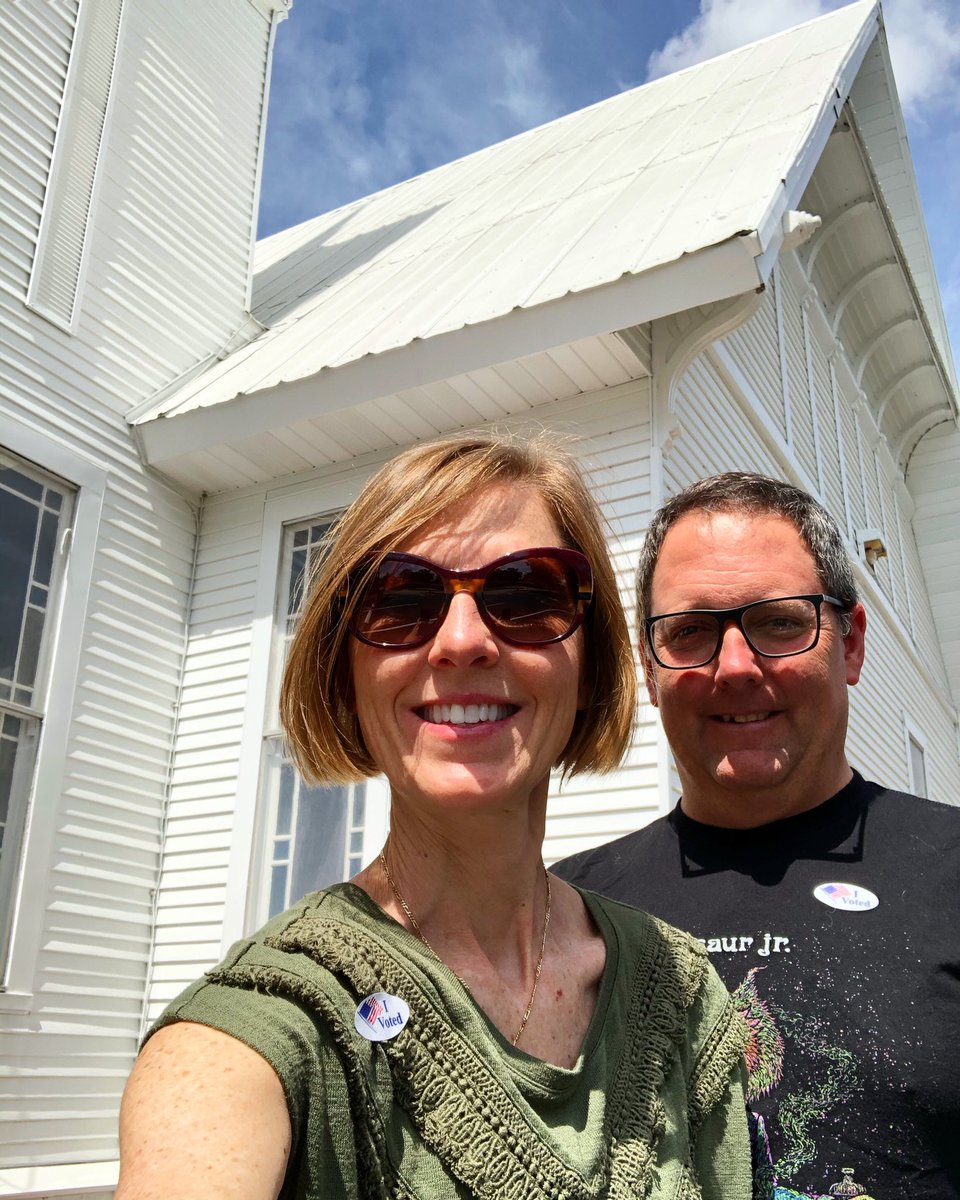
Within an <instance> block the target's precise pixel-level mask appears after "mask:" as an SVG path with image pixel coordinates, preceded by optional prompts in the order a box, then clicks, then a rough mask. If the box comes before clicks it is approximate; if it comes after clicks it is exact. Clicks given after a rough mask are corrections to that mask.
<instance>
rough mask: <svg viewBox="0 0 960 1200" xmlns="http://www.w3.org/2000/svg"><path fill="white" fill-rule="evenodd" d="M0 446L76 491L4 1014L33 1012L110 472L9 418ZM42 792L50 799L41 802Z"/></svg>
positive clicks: (0, 419) (1, 425)
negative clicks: (27, 884) (31, 885)
mask: <svg viewBox="0 0 960 1200" xmlns="http://www.w3.org/2000/svg"><path fill="white" fill-rule="evenodd" d="M0 445H2V446H3V448H4V449H5V450H7V451H8V452H9V453H11V454H14V455H16V456H18V457H19V458H22V459H25V460H26V461H27V462H28V463H32V464H34V465H35V466H36V467H37V468H38V469H40V470H41V471H44V472H48V473H49V474H51V475H54V476H57V477H58V478H59V479H62V480H63V481H64V483H66V484H68V485H70V486H72V487H73V488H75V489H76V492H75V495H74V498H73V512H72V516H71V524H70V533H69V549H68V552H67V555H66V562H65V564H64V569H63V574H62V577H61V580H60V585H59V596H58V598H57V600H56V602H55V606H54V608H53V609H51V612H50V614H49V618H48V619H49V621H50V626H49V629H48V631H47V633H46V638H47V646H46V649H45V656H46V687H45V695H46V696H47V697H51V698H55V700H54V702H53V703H48V704H47V707H46V711H45V714H44V717H43V724H42V728H41V732H40V739H39V743H38V746H37V753H36V758H35V761H34V768H33V781H32V785H31V788H30V796H29V799H28V809H27V822H28V824H27V828H26V829H25V831H24V835H23V838H22V840H21V846H20V855H19V870H18V874H17V879H16V881H15V883H14V887H13V895H12V897H11V905H12V913H11V919H10V941H9V952H8V955H7V961H6V970H5V973H4V978H3V982H2V984H0V1012H4V1011H7V1012H28V1011H29V1010H30V1008H31V1007H32V1001H33V987H34V977H35V974H36V965H37V957H38V954H39V951H40V939H41V936H42V931H43V921H44V916H45V912H46V907H47V900H48V885H47V880H48V879H49V867H50V856H51V853H52V850H53V846H54V841H55V837H56V830H57V825H58V822H59V817H60V810H61V807H62V805H61V801H62V796H63V787H64V778H65V774H66V765H67V752H68V742H69V734H70V726H71V723H72V717H73V711H74V707H75V695H76V688H77V676H78V670H79V662H80V655H79V653H78V648H79V647H80V646H81V645H82V640H83V631H84V625H85V622H86V615H87V607H88V601H89V596H90V587H91V582H92V578H93V566H94V558H95V554H96V546H97V540H98V537H99V530H100V522H101V518H102V512H103V499H104V493H105V490H106V483H107V473H106V471H104V470H103V469H102V468H100V467H98V466H96V465H95V464H94V463H92V462H90V461H89V460H88V459H87V458H85V457H84V456H82V455H81V454H79V453H77V452H76V451H75V450H73V449H69V448H67V447H66V446H64V445H63V444H62V443H61V442H59V441H56V440H55V439H54V438H52V437H50V436H48V435H47V434H45V433H42V432H40V431H39V430H34V429H31V428H29V427H28V426H26V425H24V424H23V423H21V422H15V421H13V420H11V419H10V418H9V417H5V416H2V415H0ZM63 536H64V532H61V537H63ZM68 596H69V603H66V602H65V601H66V598H67V597H68ZM38 797H42V798H43V801H44V802H43V803H38V802H37V798H38ZM26 880H33V881H42V883H40V885H39V886H38V887H37V889H36V891H33V892H31V894H30V902H29V903H26V902H25V892H26V890H27V889H25V888H24V886H23V885H24V881H26Z"/></svg>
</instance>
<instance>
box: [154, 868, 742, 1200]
mask: <svg viewBox="0 0 960 1200" xmlns="http://www.w3.org/2000/svg"><path fill="white" fill-rule="evenodd" d="M583 898H584V901H585V903H586V904H587V907H588V908H589V910H590V912H591V914H592V916H593V919H594V921H595V922H596V924H597V926H598V928H599V929H600V931H601V932H602V934H603V937H604V939H605V941H606V945H607V962H606V967H605V970H604V974H603V978H602V981H601V984H600V989H599V994H598V998H597V1005H596V1011H595V1013H594V1015H593V1019H592V1022H591V1024H590V1028H589V1030H588V1032H587V1036H586V1039H585V1041H584V1045H583V1048H582V1051H581V1054H580V1058H579V1060H578V1061H577V1063H576V1065H575V1066H574V1067H573V1068H571V1069H565V1068H562V1067H557V1066H554V1065H552V1064H550V1063H546V1062H542V1061H541V1060H539V1059H536V1058H532V1057H530V1056H529V1055H527V1054H525V1053H524V1052H523V1051H522V1050H520V1049H516V1048H515V1047H513V1046H511V1045H510V1043H509V1041H507V1039H505V1038H504V1037H503V1036H502V1035H501V1034H500V1032H499V1031H498V1030H497V1029H496V1028H495V1027H494V1026H493V1025H492V1024H491V1023H490V1022H489V1021H488V1019H487V1018H486V1016H485V1015H484V1013H483V1012H482V1011H481V1010H480V1009H479V1008H478V1006H477V1005H476V1004H475V1003H474V1001H473V999H472V997H471V995H470V993H469V991H468V990H467V989H466V988H465V987H464V986H463V985H462V984H461V983H460V982H459V981H458V980H457V979H456V977H455V976H454V975H453V974H452V973H451V972H450V971H448V970H447V968H446V967H444V966H443V965H442V964H441V963H439V962H438V961H437V960H436V959H434V958H433V957H432V955H431V954H430V952H429V951H428V950H427V949H426V948H425V947H424V946H423V945H422V943H421V942H419V941H418V940H417V939H416V938H415V937H413V936H412V935H411V934H410V933H408V932H407V931H406V930H405V929H403V928H402V927H401V926H400V925H398V924H397V923H396V922H394V921H393V920H391V919H390V918H389V917H387V916H386V915H385V914H384V913H383V912H382V911H381V910H380V909H379V908H378V907H377V906H376V905H375V904H374V903H373V902H372V901H371V900H370V899H369V897H368V896H367V895H366V893H364V892H363V891H361V890H360V889H359V888H356V887H354V886H353V885H351V884H341V885H338V886H337V887H333V888H330V889H329V890H327V891H324V892H318V893H315V894H313V895H311V896H307V897H306V898H305V899H304V900H303V901H301V902H300V903H299V904H298V905H296V906H295V907H294V908H291V909H289V910H288V911H287V912H285V913H283V914H282V915H281V916H279V917H276V918H274V920H272V921H271V922H270V923H269V924H268V925H266V926H265V927H264V929H262V930H261V931H260V932H259V933H258V934H257V935H256V936H255V937H253V938H250V939H247V940H245V941H242V942H238V943H237V944H236V945H235V946H234V947H233V948H232V949H231V951H230V953H229V954H228V956H227V958H226V959H225V960H224V962H223V963H222V964H221V965H220V966H219V967H217V968H216V969H215V970H214V971H211V972H209V973H208V975H206V976H205V977H204V978H203V979H201V980H199V981H198V982H197V983H195V984H193V985H192V986H191V987H189V988H188V989H187V990H186V991H185V992H184V993H183V994H182V995H181V996H180V997H179V998H178V999H177V1000H175V1001H174V1002H173V1003H172V1004H171V1005H170V1006H169V1008H168V1009H167V1010H166V1012H165V1013H164V1014H163V1016H162V1017H161V1018H160V1020H159V1021H158V1022H157V1025H156V1026H155V1027H154V1029H158V1028H160V1027H161V1026H163V1025H167V1024H170V1023H171V1022H173V1021H196V1022H199V1023H200V1024H204V1025H210V1026H213V1027H214V1028H216V1029H219V1030H222V1031H223V1032H225V1033H228V1034H231V1035H232V1036H234V1037H236V1038H238V1039H240V1040H241V1041H243V1042H245V1043H246V1044H247V1045H249V1046H251V1047H252V1048H253V1049H254V1050H256V1051H257V1052H258V1053H259V1054H261V1055H262V1056H263V1057H264V1058H265V1059H266V1060H267V1061H268V1062H269V1063H270V1064H271V1066H272V1067H273V1069H274V1070H275V1071H276V1073H277V1075H278V1076H279V1078H280V1080H281V1082H282V1084H283V1088H284V1091H285V1093H286V1097H287V1104H288V1108H289V1113H290V1121H291V1126H292V1131H293V1143H292V1149H291V1154H290V1162H289V1167H288V1171H287V1177H286V1180H285V1183H284V1187H283V1190H282V1191H281V1193H280V1195H281V1200H339V1198H344V1200H346V1198H348V1197H349V1198H354V1197H377V1198H381V1197H382V1198H385V1197H395V1198H397V1200H414V1198H416V1200H447V1198H448V1197H449V1198H451V1200H452V1198H454V1197H457V1198H465V1197H482V1198H484V1200H601V1198H610V1200H614V1198H616V1200H621V1198H626V1197H636V1198H640V1197H647V1198H649V1200H660V1198H661V1197H663V1198H665V1197H671V1198H672V1200H673V1198H676V1200H682V1198H685V1197H689V1198H690V1200H695V1198H699V1197H701V1196H702V1197H704V1200H749V1198H750V1195H751V1168H750V1150H749V1145H748V1134H747V1124H746V1116H745V1110H744V1097H743V1076H742V1066H741V1060H742V1051H743V1047H744V1044H745V1039H746V1034H745V1029H744V1027H743V1024H742V1022H741V1020H740V1018H739V1017H738V1016H737V1014H736V1013H735V1011H734V1009H733V1007H732V1005H731V1002H730V1000H729V997H728V996H727V993H726V991H725V990H724V988H723V985H722V984H721V983H720V981H719V979H718V978H717V976H716V974H715V972H714V971H713V968H712V967H711V966H710V965H709V964H708V963H707V960H706V955H705V953H704V950H703V948H702V946H701V945H700V944H699V943H698V942H696V941H694V940H693V939H692V938H690V937H688V936H687V935H686V934H683V933H680V932H679V931H677V930H675V929H672V928H671V927H670V926H668V925H664V924H663V923H662V922H660V921H657V920H656V919H655V918H653V917H650V916H648V915H647V914H645V913H642V912H639V911H637V910H635V909H631V908H627V907H626V906H624V905H621V904H618V903H616V902H615V901H611V900H606V899H602V898H601V897H599V896H597V895H594V894H593V893H590V892H586V893H583ZM378 992H380V993H387V994H388V995H389V996H399V997H401V998H402V999H403V1000H405V1001H406V1003H407V1004H408V1005H409V1008H410V1017H409V1020H408V1021H407V1023H406V1025H405V1026H404V1027H403V1028H402V1030H401V1031H400V1032H399V1033H398V1034H397V1035H396V1036H395V1037H393V1038H392V1039H390V1040H388V1041H381V1042H374V1041H369V1040H367V1039H366V1038H364V1037H362V1036H361V1035H360V1034H359V1033H358V1032H357V1029H356V1027H355V1015H356V1012H357V1008H358V1005H359V1004H360V1003H361V1002H362V1001H363V1000H364V999H365V997H367V996H369V995H371V994H373V993H378ZM535 1018H536V1012H534V1016H533V1017H532V1018H531V1019H535Z"/></svg>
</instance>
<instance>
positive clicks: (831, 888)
mask: <svg viewBox="0 0 960 1200" xmlns="http://www.w3.org/2000/svg"><path fill="white" fill-rule="evenodd" d="M813 894H814V896H816V898H817V899H818V900H819V901H820V903H821V904H826V905H827V906H828V907H829V908H841V909H843V910H844V912H869V911H870V909H871V908H876V907H877V905H878V904H879V903H880V900H879V899H878V897H877V896H876V895H874V893H873V892H871V891H870V890H869V888H865V887H859V886H858V885H857V884H855V883H821V884H820V886H819V887H815V888H814V889H813Z"/></svg>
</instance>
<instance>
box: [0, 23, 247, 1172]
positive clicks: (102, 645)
mask: <svg viewBox="0 0 960 1200" xmlns="http://www.w3.org/2000/svg"><path fill="white" fill-rule="evenodd" d="M202 7H203V13H202V16H199V15H198V9H197V6H196V5H195V4H194V3H192V0H163V3H161V2H160V0H137V2H136V3H128V4H125V5H124V17H123V27H122V31H121V39H120V46H119V51H118V56H117V65H116V70H115V74H114V78H113V81H112V88H111V95H112V100H111V110H110V113H109V114H108V119H107V123H106V126H105V128H104V138H103V145H102V148H101V156H100V174H99V182H98V189H97V192H96V195H95V202H94V206H93V209H92V210H91V213H90V219H89V222H88V227H87V231H86V238H87V241H86V251H85V268H84V278H83V283H82V287H81V291H80V296H79V320H78V322H77V325H76V331H75V336H69V335H67V334H66V333H65V332H64V331H63V330H62V329H60V328H58V327H57V326H55V325H53V324H51V323H50V322H48V321H46V320H44V319H43V318H42V317H41V316H39V315H37V314H36V313H34V312H32V311H31V310H29V309H28V308H27V307H26V306H25V300H26V296H27V289H28V285H29V280H30V273H31V268H32V264H33V261H34V253H35V248H36V245H37V239H38V236H39V231H40V228H41V214H42V206H43V203H44V196H45V194H46V185H47V178H48V173H49V170H50V164H51V161H52V155H53V148H54V140H55V134H56V122H57V117H58V114H59V112H60V108H61V104H62V102H63V94H64V84H65V80H66V78H67V68H68V63H69V56H70V51H71V45H72V34H73V26H74V22H75V20H76V19H77V14H78V8H79V14H80V15H79V19H80V20H83V19H84V6H78V4H77V2H76V0H56V3H50V0H17V2H16V3H12V4H10V3H8V4H5V6H4V16H3V27H4V28H3V38H2V39H0V82H2V86H0V146H2V155H0V345H2V350H0V444H4V445H5V446H6V447H7V448H8V449H11V450H13V451H14V452H17V447H18V445H19V446H29V447H30V450H29V455H28V457H31V458H32V459H33V460H34V461H36V462H37V463H38V465H40V466H41V467H42V466H44V465H46V466H48V467H49V466H50V465H51V464H50V462H49V461H46V462H45V458H44V455H45V454H46V455H47V456H48V458H56V459H57V461H59V462H61V463H64V462H67V463H68V462H76V463H79V464H82V468H78V473H79V475H80V476H82V477H83V478H84V479H86V480H88V481H89V479H90V478H93V477H96V478H100V479H102V480H103V487H104V499H103V505H102V509H101V513H100V520H99V525H98V527H97V528H96V530H95V535H94V537H93V538H92V540H91V542H90V548H89V555H90V558H89V560H88V561H89V563H90V566H89V571H90V579H91V584H90V589H89V596H86V597H85V596H83V595H78V594H74V593H72V592H71V590H70V584H71V580H72V575H71V567H70V562H71V560H69V559H68V570H67V588H66V592H65V595H64V609H65V610H66V611H70V612H75V611H76V607H77V605H81V606H83V605H84V604H85V605H86V609H85V612H83V614H82V621H80V622H79V623H78V626H79V627H81V628H82V633H81V635H80V637H79V639H78V641H77V643H76V644H75V645H70V646H66V645H63V646H61V647H60V649H59V652H58V653H59V654H60V655H61V656H67V657H68V658H70V659H71V661H72V662H75V665H76V684H75V688H74V689H73V691H72V693H71V694H69V695H53V696H51V697H50V700H49V706H48V711H49V712H50V713H51V714H57V715H58V716H59V717H60V718H65V716H66V714H67V713H69V714H70V716H69V719H68V720H66V722H65V728H64V734H63V738H64V743H63V744H64V752H63V755H62V761H61V762H59V767H60V768H62V784H58V790H57V793H56V794H49V793H43V794H38V795H37V796H36V797H35V798H34V813H35V815H36V820H37V825H43V826H44V828H45V834H44V836H45V838H47V839H48V840H47V841H45V842H44V845H45V846H47V845H49V851H47V850H45V851H44V857H43V859H42V861H41V862H40V863H39V864H37V863H34V872H33V874H31V877H30V879H29V881H28V887H29V895H28V903H29V905H30V911H31V919H33V920H35V921H36V922H39V932H38V933H36V935H35V936H34V937H33V938H32V939H31V944H30V946H29V947H24V944H23V941H22V940H21V942H20V943H17V944H15V946H14V952H15V957H16V958H17V962H18V963H19V962H20V961H21V960H22V961H23V962H25V963H27V964H28V965H27V967H26V968H25V972H26V973H27V974H28V975H29V978H28V979H27V982H26V985H23V981H22V980H21V981H20V984H21V985H22V986H21V994H18V995H15V996H14V995H0V1081H2V1082H0V1195H5V1194H16V1191H17V1185H16V1183H15V1182H13V1183H8V1182H7V1181H8V1180H13V1181H16V1180H18V1179H20V1178H21V1177H25V1176H23V1172H22V1170H21V1168H23V1169H26V1167H27V1166H30V1167H31V1168H36V1169H38V1170H39V1169H42V1168H47V1167H49V1169H50V1171H51V1172H52V1174H50V1176H49V1177H50V1178H51V1179H53V1177H54V1175H56V1179H57V1184H56V1189H57V1191H58V1192H59V1193H60V1194H65V1193H64V1191H63V1185H64V1181H67V1183H69V1182H70V1180H71V1174H70V1172H71V1170H72V1169H73V1168H72V1167H71V1164H73V1166H74V1167H76V1171H75V1178H76V1179H77V1180H78V1181H79V1180H80V1178H81V1174H82V1177H83V1179H84V1180H86V1178H87V1177H88V1173H89V1171H90V1170H92V1169H93V1168H83V1172H81V1170H80V1167H79V1165H78V1164H86V1163H89V1164H93V1163H97V1162H104V1163H108V1162H109V1161H110V1160H113V1159H115V1157H116V1115H117V1107H118V1102H119V1096H120V1092H121V1090H122V1087H123V1083H124V1080H125V1078H126V1075H127V1073H128V1071H129V1068H130V1065H131V1063H132V1061H133V1057H134V1055H135V1052H136V1046H137V1041H138V1037H139V1033H140V1030H141V1022H142V1004H143V996H144V992H145V988H146V983H147V978H148V973H149V969H150V964H151V961H152V958H153V956H154V949H153V941H154V939H153V923H154V906H155V903H156V884H157V879H158V872H159V866H160V853H161V844H162V836H163V829H164V820H165V811H166V800H167V794H168V782H169V766H170V761H171V754H172V749H173V740H174V731H175V728H176V723H177V717H178V701H179V699H180V680H181V672H182V667H183V652H184V645H185V638H186V628H187V611H188V602H189V598H190V592H191V579H192V573H193V558H194V542H195V532H196V516H195V513H194V512H193V511H192V509H191V506H190V505H189V504H188V503H187V502H186V501H185V500H184V499H182V498H181V497H180V496H177V495H176V494H174V493H173V492H172V491H170V490H169V489H168V488H166V487H165V486H164V485H163V484H162V483H160V482H159V481H157V480H156V479H155V478H154V477H152V476H150V475H148V474H147V473H146V472H145V471H144V469H143V467H142V464H141V460H140V457H139V454H138V452H137V448H136V445H135V443H134V440H133V437H132V436H131V433H130V430H129V428H128V426H127V423H126V416H127V414H128V413H129V412H130V411H131V409H132V408H133V407H135V406H136V405H137V404H140V403H142V402H143V401H144V400H145V399H146V398H147V397H149V396H151V395H152V394H153V393H154V392H155V391H156V389H158V388H161V387H164V386H166V385H168V384H169V383H171V382H172V381H173V380H174V379H175V378H176V377H177V376H178V375H179V374H180V373H181V372H182V371H183V370H185V369H187V368H189V367H191V366H193V365H195V364H196V363H198V362H200V361H203V360H205V359H207V358H209V357H211V356H213V355H215V354H216V353H217V352H218V351H219V350H220V349H221V347H222V346H223V345H224V343H225V342H226V341H227V340H228V339H229V338H230V337H231V336H232V335H233V334H234V332H235V331H236V330H237V329H238V328H239V327H240V326H241V325H242V323H243V320H244V307H245V300H246V271H247V265H248V257H249V250H250V237H251V230H252V227H253V215H254V202H255V193H256V164H257V143H258V136H259V126H260V115H261V104H262V90H263V82H264V78H265V69H266V56H267V48H268V43H269V21H268V19H267V18H266V17H265V16H264V15H263V13H262V12H261V11H260V9H259V8H258V7H257V6H255V5H253V4H249V3H246V2H245V0H209V2H208V0H205V3H204V5H203V6H202ZM21 452H22V453H26V451H24V450H21ZM63 469H64V468H63V467H61V471H62V470H63ZM69 481H70V479H69V474H68V482H69ZM74 482H76V480H74ZM204 603H205V597H204V596H203V594H201V595H200V596H199V597H198V598H197V607H198V611H202V608H203V605H204ZM235 686H236V688H237V692H238V699H237V703H238V705H239V706H240V707H241V708H242V692H243V682H242V680H240V681H237V683H236V685H235ZM202 708H203V705H202V704H201V703H200V702H198V700H197V697H196V695H195V694H194V695H192V696H188V698H187V706H186V711H185V715H184V722H183V727H184V730H185V731H186V732H187V735H189V733H190V731H191V730H192V732H193V733H196V732H197V731H198V729H199V728H200V724H199V723H200V722H204V721H206V729H207V732H208V733H209V734H210V735H211V742H212V744H213V747H214V752H213V753H212V754H211V755H210V758H211V759H212V760H213V764H214V768H215V765H216V762H215V760H216V745H217V731H216V729H215V727H214V726H211V725H210V723H209V721H207V719H206V717H201V716H199V715H198V710H199V709H202ZM191 721H193V722H194V724H193V726H191ZM210 769H211V768H210V767H209V766H208V767H205V768H204V770H207V771H209V770H210ZM201 773H202V772H201ZM198 786H199V785H198ZM34 844H37V843H36V842H34ZM204 844H205V843H204V842H203V840H202V837H201V838H200V839H197V838H196V837H192V835H191V832H190V830H189V829H186V828H180V829H177V830H176V832H175V838H174V846H175V848H176V852H177V854H178V855H180V856H181V857H189V855H190V853H191V851H192V849H193V848H195V847H196V846H202V845H204ZM28 850H29V843H28ZM201 852H204V851H201ZM208 857H209V858H210V861H211V863H212V864H213V865H212V867H211V869H215V867H216V856H215V853H209V854H208ZM187 923H188V922H187V921H186V920H185V921H184V924H185V925H186V924H187ZM190 923H191V925H192V933H191V934H190V936H191V937H193V938H195V939H197V940H199V941H203V940H204V939H207V941H208V942H210V941H213V942H215V941H216V940H217V936H218V935H217V934H216V933H215V932H214V933H211V931H210V930H209V929H205V928H204V924H203V920H202V913H201V914H199V915H198V916H196V917H191V919H190ZM21 949H26V950H27V951H29V953H28V954H26V956H23V955H19V951H20V950H21ZM167 953H168V949H167V947H166V945H165V944H163V943H161V944H160V945H159V946H158V948H157V952H156V954H157V958H158V959H159V960H160V963H159V966H160V967H164V966H165V965H166V964H165V962H164V961H163V960H164V958H165V955H166V954H167ZM18 955H19V957H17V956H18ZM7 1172H9V1173H7ZM64 1173H65V1174H64ZM89 1177H90V1178H91V1179H93V1178H94V1177H93V1176H92V1175H90V1176H89ZM99 1179H100V1176H99V1175H98V1176H97V1177H96V1181H95V1182H94V1186H100V1183H99ZM105 1194H106V1193H104V1195H105Z"/></svg>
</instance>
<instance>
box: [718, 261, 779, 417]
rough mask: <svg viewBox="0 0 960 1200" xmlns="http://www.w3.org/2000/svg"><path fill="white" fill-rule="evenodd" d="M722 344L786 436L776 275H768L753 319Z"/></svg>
mask: <svg viewBox="0 0 960 1200" xmlns="http://www.w3.org/2000/svg"><path fill="white" fill-rule="evenodd" d="M724 343H725V345H726V346H727V347H728V349H729V350H730V353H731V354H732V355H733V357H734V358H735V359H736V361H737V364H738V366H739V367H740V369H741V371H743V374H744V376H745V377H746V378H747V379H748V380H749V382H750V385H751V388H752V390H753V394H754V395H755V396H756V397H757V400H758V401H759V403H760V404H761V406H762V408H763V411H764V412H765V413H766V415H767V417H768V418H769V420H770V421H771V422H772V424H773V426H774V428H776V429H777V430H778V431H779V433H780V436H781V437H786V433H787V430H786V413H785V406H784V389H783V383H782V379H781V370H780V352H779V341H778V337H777V300H776V276H771V278H770V280H769V282H768V283H767V288H766V291H765V292H764V296H763V301H762V303H761V305H760V308H759V310H758V311H757V313H756V314H755V315H754V317H753V319H752V320H750V321H747V322H745V323H744V324H743V325H741V326H740V327H739V328H738V329H734V330H733V331H732V332H731V333H729V334H728V335H727V336H726V337H725V338H724Z"/></svg>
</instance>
